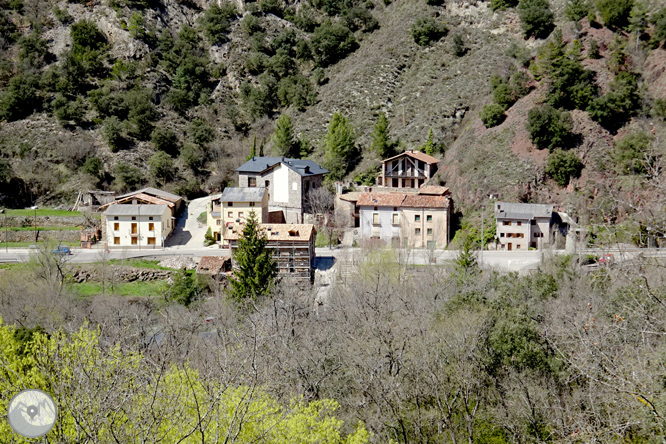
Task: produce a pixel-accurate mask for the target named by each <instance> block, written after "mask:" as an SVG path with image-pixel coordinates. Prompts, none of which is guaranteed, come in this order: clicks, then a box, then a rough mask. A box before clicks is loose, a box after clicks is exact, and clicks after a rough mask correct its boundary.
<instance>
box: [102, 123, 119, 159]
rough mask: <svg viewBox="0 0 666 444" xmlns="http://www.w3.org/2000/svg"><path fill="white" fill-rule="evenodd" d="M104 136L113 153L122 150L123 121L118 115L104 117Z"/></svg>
mask: <svg viewBox="0 0 666 444" xmlns="http://www.w3.org/2000/svg"><path fill="white" fill-rule="evenodd" d="M102 136H103V137H104V141H105V142H106V143H107V145H109V148H110V149H111V152H112V153H115V152H116V151H118V150H120V148H122V145H123V144H124V138H123V127H122V122H121V121H120V119H118V118H117V117H116V116H111V117H108V118H106V119H104V125H103V126H102Z"/></svg>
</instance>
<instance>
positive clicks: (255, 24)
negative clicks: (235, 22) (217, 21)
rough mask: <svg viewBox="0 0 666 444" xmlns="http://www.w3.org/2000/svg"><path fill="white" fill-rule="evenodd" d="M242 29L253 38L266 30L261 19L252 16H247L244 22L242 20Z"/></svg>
mask: <svg viewBox="0 0 666 444" xmlns="http://www.w3.org/2000/svg"><path fill="white" fill-rule="evenodd" d="M241 28H242V29H243V31H245V33H246V34H247V35H248V36H252V35H253V34H255V33H257V32H261V31H263V29H264V28H263V27H262V26H261V22H260V21H259V18H258V17H257V16H255V15H252V14H247V15H245V17H243V20H241Z"/></svg>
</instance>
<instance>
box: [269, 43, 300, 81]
mask: <svg viewBox="0 0 666 444" xmlns="http://www.w3.org/2000/svg"><path fill="white" fill-rule="evenodd" d="M268 63H269V67H270V69H271V73H272V74H273V75H274V76H275V77H276V78H277V79H281V78H283V77H287V76H289V75H292V74H295V73H296V72H298V66H297V65H296V61H295V60H294V59H292V58H291V56H289V53H288V52H287V50H285V49H279V50H278V52H277V53H276V54H275V55H274V56H273V57H271V58H270V60H269V62H268Z"/></svg>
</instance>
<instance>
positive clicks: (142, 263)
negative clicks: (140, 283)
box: [108, 259, 173, 270]
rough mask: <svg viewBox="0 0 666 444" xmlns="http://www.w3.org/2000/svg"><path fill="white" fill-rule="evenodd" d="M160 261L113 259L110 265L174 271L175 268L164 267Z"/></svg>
mask: <svg viewBox="0 0 666 444" xmlns="http://www.w3.org/2000/svg"><path fill="white" fill-rule="evenodd" d="M159 262H160V261H149V260H146V259H111V260H109V262H108V263H109V265H126V266H128V267H134V268H151V269H153V270H173V268H167V267H162V266H161V265H159Z"/></svg>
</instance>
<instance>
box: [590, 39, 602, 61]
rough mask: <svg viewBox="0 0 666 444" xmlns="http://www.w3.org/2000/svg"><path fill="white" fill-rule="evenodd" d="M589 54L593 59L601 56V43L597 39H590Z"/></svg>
mask: <svg viewBox="0 0 666 444" xmlns="http://www.w3.org/2000/svg"><path fill="white" fill-rule="evenodd" d="M587 56H588V57H589V58H591V59H599V58H601V53H600V52H599V43H597V41H596V40H594V39H591V40H590V47H589V48H588V50H587Z"/></svg>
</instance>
